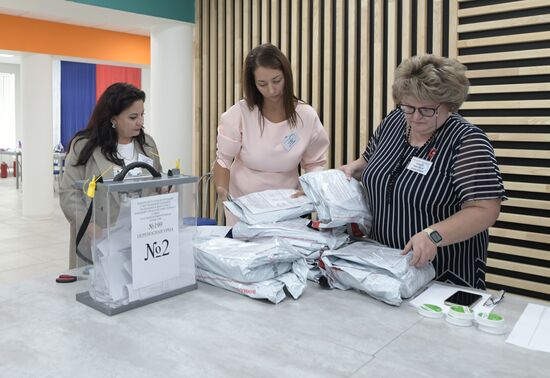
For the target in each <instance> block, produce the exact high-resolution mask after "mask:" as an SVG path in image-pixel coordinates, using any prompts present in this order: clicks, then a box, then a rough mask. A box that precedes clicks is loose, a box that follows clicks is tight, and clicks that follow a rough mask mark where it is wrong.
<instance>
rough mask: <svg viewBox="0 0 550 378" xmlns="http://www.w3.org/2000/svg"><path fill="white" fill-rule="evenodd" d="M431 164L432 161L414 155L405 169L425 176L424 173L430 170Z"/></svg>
mask: <svg viewBox="0 0 550 378" xmlns="http://www.w3.org/2000/svg"><path fill="white" fill-rule="evenodd" d="M432 164H433V163H432V162H431V161H428V160H424V159H420V158H418V157H416V156H415V157H413V158H412V159H411V162H410V163H409V165H408V166H407V169H408V170H409V171H413V172H416V173H420V174H421V175H422V176H426V173H428V172H429V171H430V168H431V167H432Z"/></svg>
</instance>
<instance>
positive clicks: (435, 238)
mask: <svg viewBox="0 0 550 378" xmlns="http://www.w3.org/2000/svg"><path fill="white" fill-rule="evenodd" d="M430 239H432V240H433V241H434V243H439V242H441V241H442V240H443V238H442V237H441V235H440V234H439V232H437V231H432V232H431V233H430Z"/></svg>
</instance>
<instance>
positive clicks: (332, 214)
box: [300, 169, 372, 232]
mask: <svg viewBox="0 0 550 378" xmlns="http://www.w3.org/2000/svg"><path fill="white" fill-rule="evenodd" d="M300 183H301V185H302V188H303V190H304V193H305V194H306V195H307V197H308V198H309V199H311V200H312V201H313V204H314V206H315V209H316V210H317V216H318V218H319V221H321V223H323V224H324V227H338V226H343V225H346V224H348V223H358V224H360V225H363V226H365V229H366V231H367V232H369V231H370V227H371V225H372V213H371V211H370V208H369V205H368V201H367V197H366V193H365V191H364V190H363V187H362V186H361V183H359V181H357V180H355V179H354V178H351V180H348V178H347V177H346V175H345V174H344V172H342V171H340V170H338V169H329V170H326V171H315V172H309V173H306V174H304V175H302V176H300Z"/></svg>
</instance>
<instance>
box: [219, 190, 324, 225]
mask: <svg viewBox="0 0 550 378" xmlns="http://www.w3.org/2000/svg"><path fill="white" fill-rule="evenodd" d="M295 192H296V190H295V189H273V190H265V191H262V192H256V193H250V194H247V195H245V196H242V197H238V198H234V199H232V200H230V201H224V203H223V204H224V205H225V207H227V209H228V210H229V211H231V212H232V213H233V214H234V215H235V216H236V217H237V218H239V220H241V221H243V222H245V223H248V224H258V223H272V222H279V221H283V220H287V219H294V218H298V217H300V216H302V215H305V214H310V213H311V212H313V211H314V208H313V203H312V202H311V200H309V199H308V198H307V197H305V196H300V197H297V198H292V195H293V194H294V193H295Z"/></svg>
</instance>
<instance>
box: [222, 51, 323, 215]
mask: <svg viewBox="0 0 550 378" xmlns="http://www.w3.org/2000/svg"><path fill="white" fill-rule="evenodd" d="M243 88H244V99H243V100H240V101H239V102H238V103H236V104H235V105H233V106H232V107H231V108H229V109H228V110H227V111H226V112H225V113H223V114H222V115H221V119H220V125H219V127H218V143H217V152H216V162H215V163H214V169H213V171H214V179H215V181H216V191H217V192H218V195H219V198H220V199H221V200H222V201H225V200H226V199H227V195H228V194H230V195H231V196H232V197H240V196H242V195H245V194H249V193H253V192H258V191H262V190H267V189H298V188H299V183H298V176H299V172H298V165H300V166H301V167H302V168H303V169H304V170H305V171H306V172H311V171H315V170H322V169H323V168H324V165H325V163H326V151H327V149H328V146H329V140H328V136H327V133H326V132H325V129H324V128H323V125H322V124H321V121H320V120H319V116H318V115H317V113H316V112H315V110H314V109H313V108H312V107H311V106H309V105H307V104H305V103H304V102H302V101H300V100H298V98H297V97H296V96H295V95H294V91H293V88H294V83H293V78H292V70H291V68H290V62H289V61H288V59H287V57H286V56H285V55H284V54H283V53H282V52H281V51H280V50H279V49H278V48H277V47H275V46H273V45H271V44H263V45H260V46H257V47H255V48H254V49H252V50H251V51H250V52H249V53H248V56H247V57H246V60H245V63H244V70H243ZM227 213H228V212H227V211H226V214H227ZM227 215H228V217H227V218H228V222H227V223H228V224H232V223H234V221H235V219H234V217H232V216H231V214H227Z"/></svg>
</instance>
